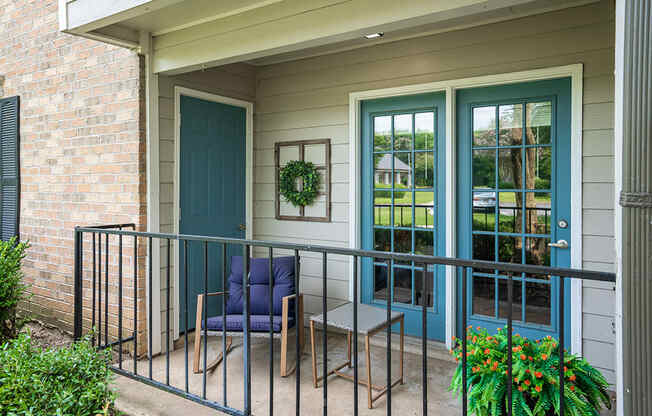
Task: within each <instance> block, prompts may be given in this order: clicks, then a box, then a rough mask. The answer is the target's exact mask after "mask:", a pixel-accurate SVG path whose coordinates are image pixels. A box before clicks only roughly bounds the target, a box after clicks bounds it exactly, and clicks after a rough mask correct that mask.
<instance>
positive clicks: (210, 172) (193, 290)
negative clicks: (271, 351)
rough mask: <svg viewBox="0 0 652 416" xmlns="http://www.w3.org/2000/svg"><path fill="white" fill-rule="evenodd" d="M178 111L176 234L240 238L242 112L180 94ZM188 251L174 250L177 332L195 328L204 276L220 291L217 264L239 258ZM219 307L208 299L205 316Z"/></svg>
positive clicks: (213, 249)
mask: <svg viewBox="0 0 652 416" xmlns="http://www.w3.org/2000/svg"><path fill="white" fill-rule="evenodd" d="M180 112H181V130H180V133H181V134H180V147H179V148H180V157H179V159H180V164H179V233H180V234H190V235H202V236H215V237H232V238H234V237H235V238H244V236H245V232H244V231H243V229H244V224H245V132H246V117H245V114H246V112H245V109H244V108H241V107H235V106H232V105H227V104H221V103H216V102H212V101H206V100H202V99H199V98H193V97H188V96H184V95H182V96H181V100H180ZM205 248H206V249H207V250H205ZM187 251H188V256H187V258H186V256H185V250H184V247H183V245H181V246H180V247H179V263H180V264H179V301H180V304H181V307H180V311H179V312H180V315H179V327H180V330H181V332H183V331H185V330H186V328H188V329H193V328H194V327H195V314H196V307H197V295H198V294H201V293H203V292H204V276H206V277H207V285H208V291H209V292H215V291H219V290H220V289H221V288H222V278H221V276H222V275H221V271H222V265H223V264H222V262H223V261H225V260H226V261H227V262H228V258H229V257H230V256H231V255H234V254H240V253H239V250H237V248H236V247H229V249H228V251H227V259H223V258H222V248H221V247H219V246H218V245H216V244H208V245H207V247H204V243H202V242H197V241H191V242H188V248H187ZM206 251H207V252H206ZM205 257H207V259H206V258H205ZM205 261H206V267H207V273H205V263H204V262H205ZM186 263H187V265H186ZM186 266H187V270H188V282H187V286H188V292H187V293H188V315H187V321H186V315H185V313H184V311H185V309H186V308H185V305H186V282H185V279H184V275H185V273H184V271H185V269H186ZM227 273H228V264H227ZM220 307H221V300H220V299H219V298H218V297H213V298H211V299H210V300H209V302H208V315H209V316H212V315H214V314H217V313H219V312H220V311H221V309H220ZM186 322H187V326H186Z"/></svg>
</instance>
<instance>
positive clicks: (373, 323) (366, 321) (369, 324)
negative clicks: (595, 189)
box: [310, 303, 405, 409]
mask: <svg viewBox="0 0 652 416" xmlns="http://www.w3.org/2000/svg"><path fill="white" fill-rule="evenodd" d="M315 323H318V324H322V325H323V328H324V330H326V329H327V327H329V326H331V327H334V328H339V329H343V330H345V331H347V337H346V338H347V339H346V341H347V348H348V351H347V361H346V362H344V363H342V364H340V365H338V366H336V367H335V368H334V369H332V370H329V371H328V373H327V374H325V375H321V376H318V375H317V352H316V350H315ZM395 323H399V324H400V330H401V332H400V334H401V336H400V350H401V359H400V371H399V375H400V376H399V378H398V379H397V380H396V381H394V382H392V383H391V385H389V386H379V385H376V384H373V383H372V382H371V352H370V346H369V339H370V338H371V337H372V336H373V335H374V334H376V333H378V332H380V331H382V330H384V329H386V328H387V327H388V326H389V325H394V324H395ZM358 333H359V334H362V335H364V337H365V353H366V355H367V379H366V380H364V379H358V383H360V384H362V385H365V386H367V404H368V405H369V408H370V409H371V408H372V407H373V403H374V402H375V401H376V400H378V399H379V398H381V397H382V396H383V395H384V394H385V393H387V391H388V390H389V389H391V388H393V387H394V386H396V385H397V384H399V383H400V384H403V383H404V380H403V352H404V336H405V324H404V315H403V313H402V312H392V316H391V319H390V321H389V322H388V321H387V311H385V310H383V309H380V308H375V307H373V306H369V305H362V304H361V305H358ZM352 334H353V304H352V303H347V304H344V305H342V306H339V307H337V308H335V309H333V310H331V311H328V314H327V320H326V323H324V315H323V314H320V315H315V316H312V317H310V343H311V346H312V384H313V386H314V387H315V388H317V386H318V383H319V382H320V381H322V380H324V378H326V377H329V376H331V375H336V376H338V377H342V378H345V379H347V380H351V381H353V380H354V378H353V376H351V375H349V374H345V373H342V372H341V370H342V369H343V368H344V367H349V368H351V367H352V362H351V338H352ZM355 347H356V348H357V347H358V346H357V345H356V346H355ZM372 390H376V391H378V394H376V395H375V396H374V395H373V394H372Z"/></svg>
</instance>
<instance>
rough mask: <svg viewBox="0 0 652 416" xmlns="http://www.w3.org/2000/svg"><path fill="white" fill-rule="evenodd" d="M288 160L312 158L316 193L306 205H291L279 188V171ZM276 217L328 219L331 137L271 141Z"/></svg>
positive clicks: (292, 219) (329, 206)
mask: <svg viewBox="0 0 652 416" xmlns="http://www.w3.org/2000/svg"><path fill="white" fill-rule="evenodd" d="M291 160H302V161H306V162H312V163H313V165H315V168H316V169H317V171H318V172H319V174H320V185H319V194H318V196H317V198H316V199H315V202H314V203H313V204H312V205H310V206H301V207H295V206H293V205H292V204H291V203H290V202H288V201H286V200H285V199H284V198H283V196H282V195H281V194H280V192H279V175H280V172H281V169H282V168H283V166H285V164H286V163H287V162H289V161H291ZM274 162H275V167H276V169H275V172H276V173H275V181H274V182H275V185H276V191H275V195H276V198H275V199H276V201H275V202H276V219H277V220H289V221H315V222H330V221H331V139H318V140H299V141H292V142H277V143H275V145H274Z"/></svg>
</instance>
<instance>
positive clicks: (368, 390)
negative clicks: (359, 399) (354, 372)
mask: <svg viewBox="0 0 652 416" xmlns="http://www.w3.org/2000/svg"><path fill="white" fill-rule="evenodd" d="M364 347H365V352H366V354H367V405H368V406H369V408H370V409H371V408H372V407H373V400H372V397H371V352H370V350H369V334H366V335H365V337H364Z"/></svg>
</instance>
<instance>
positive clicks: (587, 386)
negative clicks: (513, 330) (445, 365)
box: [450, 327, 611, 416]
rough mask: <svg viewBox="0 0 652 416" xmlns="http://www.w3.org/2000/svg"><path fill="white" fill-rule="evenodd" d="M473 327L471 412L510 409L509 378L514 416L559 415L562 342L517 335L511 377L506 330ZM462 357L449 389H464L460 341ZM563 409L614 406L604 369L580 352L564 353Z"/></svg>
mask: <svg viewBox="0 0 652 416" xmlns="http://www.w3.org/2000/svg"><path fill="white" fill-rule="evenodd" d="M504 332H505V331H502V330H501V329H500V328H499V329H498V333H497V334H496V335H490V334H489V333H488V332H487V331H486V330H485V329H480V328H478V329H477V331H476V330H473V328H471V327H469V331H468V336H467V341H466V342H467V385H468V387H467V388H468V399H469V411H470V413H473V414H475V415H477V416H502V415H505V414H507V411H506V410H505V409H506V407H507V406H508V404H507V383H508V382H511V383H512V414H513V415H514V416H521V415H528V416H549V415H558V414H559V365H560V363H559V361H560V360H559V343H558V342H557V341H556V340H555V339H554V338H552V337H546V338H544V339H542V340H538V341H530V340H528V339H527V338H524V337H521V336H519V335H518V334H516V335H514V336H513V344H512V351H511V354H512V364H513V366H512V376H513V380H510V381H508V379H507V353H506V351H507V335H506V334H505V333H504ZM451 353H452V354H454V355H455V359H456V360H457V361H458V362H460V365H458V367H457V370H456V371H455V374H454V376H453V380H452V382H451V386H450V390H452V391H454V392H455V394H456V395H458V396H459V395H461V391H462V388H463V387H462V365H461V360H462V345H461V341H460V340H457V342H456V347H455V348H454V349H453V350H452V351H451ZM562 365H563V366H564V375H565V378H564V397H565V399H564V412H565V413H564V414H566V415H568V416H599V414H600V409H601V408H602V406H605V407H608V408H611V402H610V400H609V395H608V394H607V388H608V387H609V384H608V383H607V381H606V380H605V379H604V377H603V376H602V374H600V372H599V371H598V370H596V369H595V368H593V367H591V365H589V363H588V362H587V361H586V360H585V359H584V358H582V357H579V356H576V355H573V354H569V353H567V352H565V353H564V362H563V364H562Z"/></svg>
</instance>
